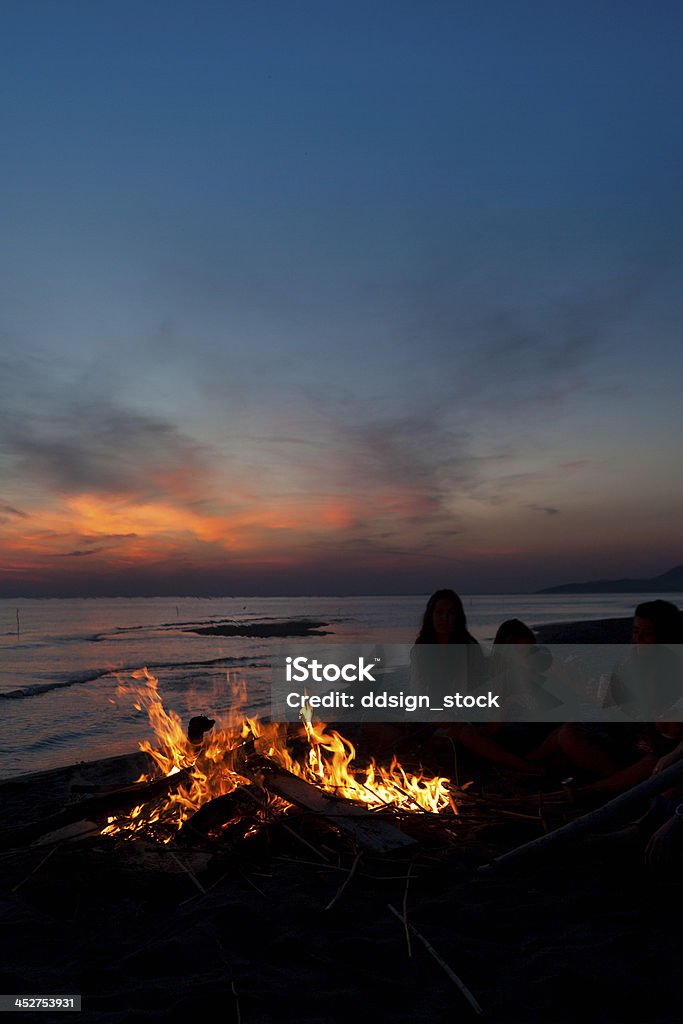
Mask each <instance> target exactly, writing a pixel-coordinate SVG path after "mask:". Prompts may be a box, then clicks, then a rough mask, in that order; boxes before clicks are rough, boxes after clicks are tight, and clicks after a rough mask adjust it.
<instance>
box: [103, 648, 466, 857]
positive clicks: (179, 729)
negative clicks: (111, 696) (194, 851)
mask: <svg viewBox="0 0 683 1024" xmlns="http://www.w3.org/2000/svg"><path fill="white" fill-rule="evenodd" d="M133 678H134V679H135V680H136V681H138V682H139V683H140V684H141V685H139V686H138V687H137V688H136V691H135V701H134V706H135V707H136V708H137V710H139V711H146V712H147V715H148V717H149V722H150V725H151V726H152V729H153V731H154V733H155V737H156V739H155V745H153V744H152V743H151V742H149V741H147V740H146V741H144V742H143V743H141V744H140V749H141V750H143V751H145V752H146V753H147V754H149V755H150V757H151V758H152V759H153V761H154V763H155V767H156V771H154V772H153V773H152V774H150V775H142V776H141V777H140V778H139V779H138V780H137V781H138V782H148V781H151V780H152V779H158V778H162V777H164V776H166V777H169V776H171V775H173V774H175V773H177V772H179V771H181V770H183V769H190V771H189V773H188V781H187V783H185V782H183V783H182V784H180V785H179V786H178V787H177V788H176V789H175V790H174V791H173V792H171V793H168V794H164V795H163V796H161V797H159V798H158V799H155V800H150V801H149V802H148V803H147V804H145V805H144V806H141V807H136V808H134V810H133V811H131V812H130V813H129V814H127V815H125V816H119V817H116V818H110V819H109V824H108V825H107V826H106V828H105V829H103V834H107V835H113V834H120V835H131V834H135V833H139V832H146V833H147V834H150V835H153V836H154V837H155V838H156V839H160V840H161V841H163V842H168V841H169V840H170V839H171V838H173V835H175V833H176V832H177V830H178V829H179V828H180V826H181V825H182V824H183V822H184V821H186V820H187V819H188V818H189V817H190V816H191V815H192V814H194V813H195V811H197V810H198V809H199V808H200V807H201V806H202V804H205V803H207V802H208V801H209V800H213V799H215V798H216V797H218V796H223V795H225V794H227V793H231V792H232V791H233V790H234V789H235V788H236V787H237V786H240V785H242V784H244V781H245V780H244V778H242V777H241V776H240V775H239V774H238V772H237V771H235V764H236V756H237V753H238V751H239V749H240V748H241V747H244V745H245V742H246V741H248V740H251V739H253V740H254V746H255V749H256V750H257V752H259V753H261V754H265V755H266V756H267V757H269V758H271V759H272V760H273V761H274V762H275V763H276V764H278V765H279V766H280V767H282V768H284V769H286V770H287V771H289V772H291V773H292V774H293V775H297V776H298V777H299V778H302V779H304V780H305V781H307V782H309V783H312V784H313V785H316V786H318V787H319V788H320V789H323V790H326V791H327V792H331V793H334V794H335V795H336V796H340V797H344V798H345V799H347V800H352V801H354V802H356V803H362V804H364V805H366V806H367V807H368V808H369V809H380V808H386V807H387V806H389V807H392V808H396V809H398V810H402V811H413V812H414V811H423V812H424V811H427V812H430V813H433V814H438V813H439V812H440V811H443V810H446V809H447V808H450V809H451V810H452V811H453V813H456V814H457V809H456V806H455V803H454V802H453V799H452V796H451V794H450V792H449V788H448V785H449V783H448V779H446V778H441V777H434V778H430V777H428V776H425V775H419V776H418V775H411V774H408V773H407V772H406V771H404V769H403V768H402V767H401V765H400V764H399V763H398V762H397V761H396V759H394V760H393V761H392V763H391V765H390V766H389V767H388V768H385V767H382V766H380V765H377V764H376V762H375V761H374V759H373V760H372V761H371V762H370V764H369V765H367V766H366V767H365V768H363V769H361V768H358V767H356V766H354V765H353V761H354V759H355V756H356V751H355V749H354V747H353V744H352V743H350V742H349V740H347V739H345V738H344V737H343V736H341V735H340V734H339V733H338V732H336V731H335V730H329V731H327V729H326V726H325V725H324V724H322V723H314V722H312V721H310V719H309V720H306V719H304V721H303V731H302V739H305V741H306V742H305V746H306V748H307V749H306V752H305V754H304V756H303V757H302V759H301V760H297V759H296V758H295V757H293V755H292V753H291V752H290V750H289V749H288V747H287V740H288V738H289V740H290V742H291V732H290V734H289V736H288V728H287V726H286V725H283V724H277V723H270V724H264V723H261V722H259V721H258V720H257V719H247V720H246V721H243V720H242V719H241V717H240V719H239V720H238V719H237V718H235V717H234V715H231V716H230V718H229V719H228V720H227V721H226V722H218V723H217V725H216V728H215V729H214V730H213V731H212V733H211V734H210V736H207V737H206V738H205V739H204V740H203V741H202V743H200V744H196V745H195V744H192V743H191V742H190V741H189V740H188V738H187V736H186V735H185V732H184V729H183V726H182V723H181V721H180V718H179V717H178V715H176V714H175V712H173V711H166V710H165V708H164V706H163V703H162V701H161V698H160V696H159V692H158V689H157V680H156V679H155V677H154V676H153V675H152V674H151V673H150V672H148V671H147V669H146V668H145V669H141V670H140V671H138V672H135V673H133ZM125 694H130V688H129V687H126V686H121V687H119V695H125ZM244 698H245V688H244V684H243V683H242V684H237V685H233V706H234V707H236V708H239V707H240V706H244V703H245V700H244ZM290 730H291V726H290ZM280 806H282V807H285V806H286V805H285V804H284V802H283V801H280Z"/></svg>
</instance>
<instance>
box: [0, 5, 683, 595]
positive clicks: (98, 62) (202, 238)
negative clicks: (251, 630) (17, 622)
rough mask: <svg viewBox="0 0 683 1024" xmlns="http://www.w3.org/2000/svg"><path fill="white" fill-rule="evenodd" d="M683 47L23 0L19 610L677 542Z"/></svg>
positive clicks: (15, 587) (287, 10)
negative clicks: (34, 599) (59, 600)
mask: <svg viewBox="0 0 683 1024" xmlns="http://www.w3.org/2000/svg"><path fill="white" fill-rule="evenodd" d="M682 32H683V9H682V8H681V6H680V4H678V3H673V2H668V0H662V2H660V3H658V4H657V5H655V6H653V7H647V5H644V4H642V3H634V2H628V0H624V2H622V3H619V4H616V3H613V2H609V3H605V2H602V3H600V2H598V3H595V2H591V3H583V2H581V0H579V2H577V3H573V4H569V5H567V4H561V3H554V2H549V3H539V2H533V3H532V2H525V0H518V2H516V3H515V4H510V3H508V2H502V0H501V2H496V0H491V2H489V3H485V4H480V5H472V4H470V3H465V2H458V0H452V2H441V0H432V2H427V3H418V2H404V0H374V2H371V3H368V2H367V0H363V2H356V0H343V2H334V0H285V2H282V0H278V2H270V0H250V2H247V0H230V2H220V3H219V2H212V0H202V2H200V3H196V2H189V0H188V2H173V0H163V2H157V0H143V2H142V3H141V2H139V0H136V2H135V3H129V2H126V0H117V2H116V3H113V2H109V0H95V2H92V0H59V2H57V0H5V3H4V4H3V27H2V33H1V37H0V38H1V41H0V51H1V52H0V58H1V59H0V79H1V81H2V89H1V91H0V94H1V97H2V98H1V100H0V128H1V130H2V139H3V156H2V160H1V161H0V195H1V196H2V207H3V213H2V222H3V226H2V231H1V232H0V597H14V596H53V595H64V596H72V595H84V596H90V595H113V594H124V595H128V594H130V595H159V594H164V595H182V594H188V595H191V594H198V595H204V594H215V595H222V594H224V595H232V594H264V595H271V594H315V593H321V594H344V593H351V594H353V593H358V594H362V593H369V594H372V593H411V592H425V591H432V590H435V589H437V588H438V587H444V586H450V587H454V588H455V589H457V590H460V591H462V592H464V593H477V592H479V593H485V592H527V591H530V590H534V589H537V588H540V587H544V586H551V585H553V584H556V583H563V582H568V581H571V580H584V579H591V578H600V577H603V578H604V577H607V578H609V577H619V576H651V575H657V574H659V573H661V572H664V571H665V570H667V569H668V568H670V567H671V566H673V565H675V564H677V563H680V562H681V561H683V557H682V551H683V545H682V544H681V530H680V524H681V522H682V521H683V519H682V513H683V495H682V490H683V488H682V485H681V472H680V462H681V457H680V447H681V444H680V442H681V433H682V431H681V427H682V418H681V402H680V390H681V383H682V381H683V346H682V345H681V326H682V324H683V316H682V314H683V288H681V270H682V269H683V223H682V221H683V174H682V172H681V167H682V163H683V160H682V158H683V133H682V132H681V127H680V123H681V118H680V110H681V99H682V93H683V72H682V70H681V62H680V39H681V34H682Z"/></svg>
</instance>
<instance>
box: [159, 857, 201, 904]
mask: <svg viewBox="0 0 683 1024" xmlns="http://www.w3.org/2000/svg"><path fill="white" fill-rule="evenodd" d="M166 849H167V850H168V847H166ZM168 853H169V855H170V856H171V857H172V858H173V860H174V861H175V862H176V864H177V865H178V867H179V868H180V870H181V871H184V872H185V874H186V875H189V877H190V878H191V879H192V881H193V882H194V884H195V885H196V886H197V888H198V889H199V891H200V893H202V895H205V894H206V889H205V888H204V886H203V885H202V883H201V882H200V881H199V879H198V878H197V876H196V875H195V873H194V871H193V870H192V868H191V867H189V865H187V864H183V862H182V861H181V859H180V857H176V855H175V853H174V852H173V850H168Z"/></svg>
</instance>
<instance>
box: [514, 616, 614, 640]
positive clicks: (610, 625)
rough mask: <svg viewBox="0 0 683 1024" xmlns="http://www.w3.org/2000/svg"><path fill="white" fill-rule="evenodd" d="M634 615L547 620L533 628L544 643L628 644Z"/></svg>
mask: <svg viewBox="0 0 683 1024" xmlns="http://www.w3.org/2000/svg"><path fill="white" fill-rule="evenodd" d="M632 622H633V617H632V616H630V615H629V616H626V617H622V618H611V619H586V620H579V621H575V622H546V623H544V624H543V625H540V626H534V627H533V630H534V633H535V634H536V636H537V637H538V642H539V643H542V644H628V643H629V642H630V640H631V625H632Z"/></svg>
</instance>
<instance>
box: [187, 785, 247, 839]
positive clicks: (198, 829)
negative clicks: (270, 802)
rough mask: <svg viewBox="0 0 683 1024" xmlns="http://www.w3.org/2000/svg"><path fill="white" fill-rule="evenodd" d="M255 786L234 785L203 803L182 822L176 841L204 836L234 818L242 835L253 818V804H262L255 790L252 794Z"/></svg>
mask: <svg viewBox="0 0 683 1024" xmlns="http://www.w3.org/2000/svg"><path fill="white" fill-rule="evenodd" d="M255 788H256V787H254V786H238V787H237V789H234V790H233V791H232V793H225V794H224V795H223V796H217V797H216V798H215V799H214V800H210V801H209V802H208V803H206V804H203V806H202V807H200V808H199V810H198V811H195V813H194V814H193V815H192V816H191V817H190V818H188V819H187V821H185V822H183V824H182V825H181V827H180V829H179V830H178V835H177V837H176V842H178V843H181V844H183V843H193V842H196V841H197V840H203V839H206V838H207V837H208V835H209V833H210V832H212V831H214V830H216V829H219V828H221V827H222V826H224V825H226V824H227V823H228V822H230V821H232V820H233V819H235V818H238V819H239V828H238V829H237V831H238V833H241V836H244V834H245V833H246V832H247V831H248V830H249V829H250V828H251V827H252V825H253V824H254V822H255V820H256V819H255V817H254V809H255V807H256V806H257V805H259V806H262V801H261V800H259V798H258V797H257V796H256V795H255V793H252V790H254V789H255Z"/></svg>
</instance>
